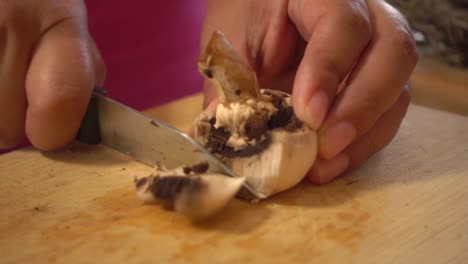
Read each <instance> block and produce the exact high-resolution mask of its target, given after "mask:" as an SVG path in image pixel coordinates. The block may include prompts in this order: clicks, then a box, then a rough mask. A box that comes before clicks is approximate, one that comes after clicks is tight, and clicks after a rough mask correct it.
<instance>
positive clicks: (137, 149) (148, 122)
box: [78, 90, 258, 199]
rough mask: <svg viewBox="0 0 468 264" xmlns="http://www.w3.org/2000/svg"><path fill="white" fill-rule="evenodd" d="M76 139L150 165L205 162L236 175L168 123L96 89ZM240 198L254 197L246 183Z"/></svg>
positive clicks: (218, 170) (211, 170) (217, 170)
mask: <svg viewBox="0 0 468 264" xmlns="http://www.w3.org/2000/svg"><path fill="white" fill-rule="evenodd" d="M78 140H79V141H81V142H84V143H88V144H103V145H105V146H107V147H109V148H112V149H114V150H117V151H119V152H122V153H125V154H127V155H129V156H130V157H132V158H133V159H135V160H138V161H140V162H142V163H145V164H147V165H150V166H155V165H164V166H165V167H166V168H168V169H171V168H175V167H179V166H184V165H191V164H196V163H199V162H203V161H207V162H208V163H209V171H210V172H214V173H222V174H225V175H227V176H231V177H239V176H238V175H236V174H235V173H234V172H233V171H232V170H231V169H230V168H229V167H227V166H226V165H225V164H224V163H223V162H222V161H221V160H219V159H218V158H217V157H216V156H214V155H213V154H211V153H210V152H209V151H208V150H207V149H206V148H204V147H203V146H202V145H201V144H200V143H198V142H197V141H195V140H194V139H192V138H191V137H190V136H188V135H187V134H185V133H183V132H182V131H179V130H178V129H176V128H173V127H171V126H170V125H168V124H166V123H164V122H161V121H159V120H156V119H154V118H151V117H149V116H147V115H145V114H143V113H141V112H139V111H137V110H135V109H132V108H130V107H128V106H126V105H124V104H121V103H119V102H117V101H115V100H112V99H111V98H109V97H107V96H106V95H104V94H103V92H102V90H101V92H95V93H94V94H93V97H92V99H91V101H90V104H89V106H88V110H87V112H86V115H85V117H84V120H83V123H82V126H81V129H80V131H79V133H78ZM241 193H242V196H243V197H250V196H252V197H251V198H248V199H254V198H256V197H258V195H257V194H256V192H255V191H254V190H253V189H252V188H251V187H250V186H249V185H247V184H245V185H244V187H243V190H241Z"/></svg>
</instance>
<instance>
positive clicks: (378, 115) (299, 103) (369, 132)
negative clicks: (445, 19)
mask: <svg viewBox="0 0 468 264" xmlns="http://www.w3.org/2000/svg"><path fill="white" fill-rule="evenodd" d="M214 30H220V31H222V32H223V33H224V34H225V35H226V37H227V38H228V39H229V40H230V42H231V44H232V45H233V47H234V48H235V49H236V50H237V51H238V52H239V54H240V55H241V56H242V58H243V59H244V60H245V61H246V62H248V63H249V64H250V65H251V66H252V67H253V69H254V70H255V71H256V73H257V75H258V80H259V83H260V86H261V87H266V88H277V89H281V90H285V91H288V92H292V97H293V104H294V111H295V113H296V115H297V116H298V117H299V118H300V119H301V120H303V121H304V122H305V123H306V124H308V125H309V126H310V127H312V128H314V129H317V130H318V133H319V144H318V152H319V153H318V154H319V158H318V159H317V161H316V163H315V165H314V166H313V168H311V170H310V172H309V174H308V177H309V179H310V180H311V181H313V182H314V183H319V184H320V183H326V182H329V181H331V180H333V179H334V178H336V177H337V176H339V175H341V174H342V173H344V172H345V171H348V170H350V169H353V168H355V167H357V166H359V165H360V164H362V163H363V162H365V161H366V160H367V159H368V158H369V157H370V156H372V155H373V154H375V153H376V152H378V151H380V150H381V149H382V148H383V147H385V146H386V145H387V144H388V143H389V142H390V141H391V140H392V139H393V137H394V136H395V134H396V133H397V131H398V129H399V126H400V124H401V122H402V120H403V117H404V115H405V113H406V110H407V108H408V105H409V101H410V98H409V94H408V92H407V91H406V90H405V89H404V87H405V85H406V83H407V82H408V79H409V77H410V75H411V73H412V71H413V69H414V67H415V65H416V63H417V59H418V55H417V51H416V47H415V44H414V41H413V38H412V35H411V31H410V29H409V28H408V25H407V23H406V21H405V20H404V18H403V17H402V16H401V14H400V13H399V12H397V11H396V10H395V9H394V8H392V7H391V6H389V5H388V4H386V3H385V1H383V0H367V1H364V0H331V1H317V0H315V1H313V0H238V1H227V0H226V1H222V0H212V1H208V14H207V17H206V20H205V26H204V29H203V34H202V47H204V46H205V43H206V42H207V41H208V39H209V37H210V36H211V33H212V32H213V31H214ZM215 98H216V93H215V89H214V88H213V87H212V86H211V84H210V83H209V82H206V85H205V103H204V106H205V107H210V108H212V107H213V105H214V104H213V102H214V99H215Z"/></svg>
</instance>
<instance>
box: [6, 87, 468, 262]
mask: <svg viewBox="0 0 468 264" xmlns="http://www.w3.org/2000/svg"><path fill="white" fill-rule="evenodd" d="M200 104H201V97H200V96H199V95H197V96H193V97H190V98H186V99H183V100H181V101H178V102H175V103H172V104H170V105H166V106H163V107H160V108H157V109H154V110H152V111H150V112H149V113H150V114H152V115H154V116H157V117H159V118H161V119H163V120H165V121H166V122H168V123H170V124H173V125H175V126H177V127H179V128H181V129H184V130H186V129H188V127H189V126H190V121H191V120H193V117H194V116H195V115H196V114H197V113H198V111H199V110H200V109H199V105H200ZM0 168H1V169H0V179H1V181H0V208H1V209H0V234H1V236H0V262H1V263H123V262H125V263H467V261H468V224H467V223H468V118H466V117H462V116H458V115H455V114H450V113H445V112H439V111H435V110H430V109H428V108H424V107H420V106H415V105H412V106H411V107H410V109H409V112H408V115H407V117H406V118H405V120H404V122H403V124H402V126H401V129H400V131H399V133H398V135H397V136H396V138H395V139H394V141H393V142H392V143H391V144H390V145H389V146H388V147H387V148H386V149H385V150H383V151H382V152H380V153H379V154H377V155H375V156H374V157H373V158H372V159H371V160H369V161H368V162H367V163H366V164H365V165H364V166H362V167H361V168H359V169H357V170H356V171H354V172H352V173H349V174H347V175H345V176H344V177H342V178H340V179H339V180H336V181H334V182H333V183H331V184H328V185H324V186H314V185H312V184H310V183H308V182H303V183H301V184H299V185H298V186H297V187H295V188H293V189H291V190H289V191H287V192H284V193H281V194H279V195H276V196H274V197H273V198H271V199H268V200H265V201H263V202H261V203H259V204H249V203H246V202H244V201H240V200H234V201H232V202H231V203H230V204H229V205H228V206H227V207H226V208H225V209H224V210H223V211H222V212H220V213H219V214H218V215H217V216H216V217H214V218H213V219H210V220H209V221H206V222H202V223H191V222H190V221H188V220H187V219H185V218H184V217H182V216H180V215H177V214H175V213H173V212H171V211H169V210H167V209H164V208H162V207H160V206H157V205H143V204H142V203H141V202H140V201H139V200H138V199H137V197H136V195H135V193H134V187H133V177H134V176H141V175H145V174H148V173H151V171H152V168H150V167H147V166H145V165H142V164H140V163H137V162H135V161H133V160H132V159H130V158H129V157H127V156H125V155H123V154H120V153H116V152H114V151H112V150H110V149H108V148H105V147H101V146H84V145H73V146H71V147H69V148H67V149H66V150H63V151H59V152H55V153H41V152H39V151H37V150H34V149H31V148H26V149H21V150H18V151H14V152H11V153H9V154H6V155H2V156H0Z"/></svg>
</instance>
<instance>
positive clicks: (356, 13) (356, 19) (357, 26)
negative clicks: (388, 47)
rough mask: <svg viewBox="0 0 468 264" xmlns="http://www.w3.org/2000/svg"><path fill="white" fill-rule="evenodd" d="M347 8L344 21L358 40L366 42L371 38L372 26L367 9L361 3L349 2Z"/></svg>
mask: <svg viewBox="0 0 468 264" xmlns="http://www.w3.org/2000/svg"><path fill="white" fill-rule="evenodd" d="M348 4H349V7H348V8H346V9H345V10H346V14H345V15H344V17H343V18H344V20H345V21H346V24H347V25H348V26H349V27H350V29H351V30H353V32H356V33H357V35H358V36H359V38H360V39H362V40H365V41H366V42H368V41H370V39H371V37H372V26H371V23H370V19H369V16H368V13H367V9H366V7H365V6H363V5H362V3H361V1H349V3H348Z"/></svg>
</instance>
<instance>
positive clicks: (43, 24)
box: [0, 0, 105, 150]
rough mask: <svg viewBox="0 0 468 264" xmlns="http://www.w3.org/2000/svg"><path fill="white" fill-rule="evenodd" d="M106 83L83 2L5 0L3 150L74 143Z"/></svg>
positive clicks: (0, 103)
mask: <svg viewBox="0 0 468 264" xmlns="http://www.w3.org/2000/svg"><path fill="white" fill-rule="evenodd" d="M104 79H105V66H104V64H103V61H102V59H101V56H100V54H99V52H98V50H97V48H96V46H95V44H94V41H93V40H92V39H91V37H90V36H89V33H88V30H87V18H86V8H85V5H84V3H83V1H82V0H66V1H63V0H41V1H34V0H23V1H9V0H0V149H8V148H12V147H14V146H16V145H18V144H19V143H21V141H22V140H23V139H24V136H25V134H27V136H28V138H29V140H30V142H31V143H32V144H33V145H34V146H35V147H37V148H39V149H42V150H52V149H56V148H59V147H62V146H64V145H66V144H67V143H69V142H70V141H72V140H73V139H74V138H75V135H76V132H77V131H78V129H79V127H80V124H81V121H82V117H83V115H84V113H85V111H86V108H87V105H88V101H89V98H90V96H91V93H92V89H93V87H94V86H95V85H101V84H102V83H103V82H104Z"/></svg>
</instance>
